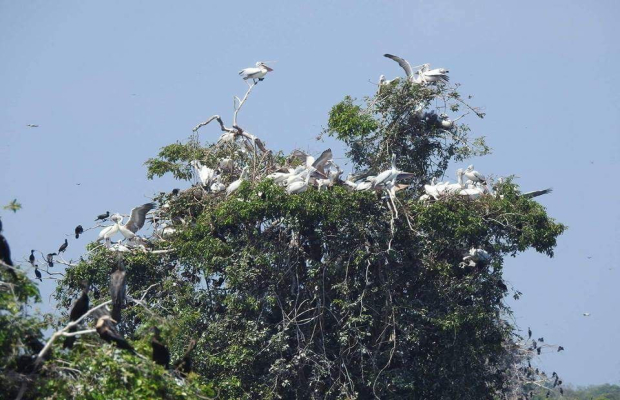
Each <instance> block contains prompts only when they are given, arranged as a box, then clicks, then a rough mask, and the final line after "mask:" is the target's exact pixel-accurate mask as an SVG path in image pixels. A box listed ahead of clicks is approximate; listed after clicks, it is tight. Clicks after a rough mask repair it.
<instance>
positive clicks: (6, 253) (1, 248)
mask: <svg viewBox="0 0 620 400" xmlns="http://www.w3.org/2000/svg"><path fill="white" fill-rule="evenodd" d="M0 260H2V262H4V263H5V264H7V265H8V266H9V268H7V271H8V272H9V273H10V274H11V276H12V277H13V279H17V274H16V273H15V271H14V270H13V268H10V267H12V266H13V260H11V248H10V247H9V242H7V241H6V238H5V237H4V235H3V234H1V233H0Z"/></svg>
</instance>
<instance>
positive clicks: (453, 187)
mask: <svg viewBox="0 0 620 400" xmlns="http://www.w3.org/2000/svg"><path fill="white" fill-rule="evenodd" d="M463 174H464V172H463V169H462V168H459V169H458V170H457V171H456V179H457V183H447V184H444V185H443V186H441V188H438V189H437V190H438V192H439V194H440V195H452V194H459V193H460V192H461V190H462V189H464V188H465V185H463Z"/></svg>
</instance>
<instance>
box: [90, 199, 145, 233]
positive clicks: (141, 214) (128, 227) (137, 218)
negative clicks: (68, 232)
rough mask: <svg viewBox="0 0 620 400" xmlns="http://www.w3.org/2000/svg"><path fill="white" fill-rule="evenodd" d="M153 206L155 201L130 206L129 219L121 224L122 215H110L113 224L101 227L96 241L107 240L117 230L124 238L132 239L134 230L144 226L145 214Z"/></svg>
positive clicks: (136, 230)
mask: <svg viewBox="0 0 620 400" xmlns="http://www.w3.org/2000/svg"><path fill="white" fill-rule="evenodd" d="M153 208H155V203H146V204H142V205H141V206H138V207H134V208H132V209H131V216H130V217H129V221H127V223H126V224H125V225H121V223H122V222H123V217H122V216H121V215H120V214H114V215H112V217H111V220H112V221H114V225H112V226H108V227H106V228H103V229H102V230H101V232H99V237H98V238H97V241H99V240H102V239H106V240H107V239H109V238H111V237H112V236H114V235H115V234H116V232H118V231H120V232H121V234H122V235H123V236H124V237H125V238H126V239H133V238H134V237H135V236H136V232H138V231H139V230H140V229H142V227H143V226H144V222H145V221H146V214H147V213H148V212H149V211H151V210H152V209H153Z"/></svg>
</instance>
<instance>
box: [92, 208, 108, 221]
mask: <svg viewBox="0 0 620 400" xmlns="http://www.w3.org/2000/svg"><path fill="white" fill-rule="evenodd" d="M109 216H110V212H109V211H106V212H105V214H99V215H97V219H96V220H95V222H97V221H100V220H101V221H105V220H106V219H108V217H109Z"/></svg>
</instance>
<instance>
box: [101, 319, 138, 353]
mask: <svg viewBox="0 0 620 400" xmlns="http://www.w3.org/2000/svg"><path fill="white" fill-rule="evenodd" d="M115 323H116V321H114V320H113V319H112V318H111V317H110V316H109V315H107V314H104V315H103V316H101V317H99V319H98V320H97V324H96V325H95V329H96V330H97V333H98V334H99V337H101V339H103V340H105V341H106V342H108V343H115V344H116V347H118V348H119V349H125V350H129V351H130V352H132V353H135V352H136V351H135V350H134V349H133V347H132V346H131V344H129V342H128V341H127V340H125V339H124V338H123V337H122V336H121V335H120V333H118V331H117V330H116V327H115Z"/></svg>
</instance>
